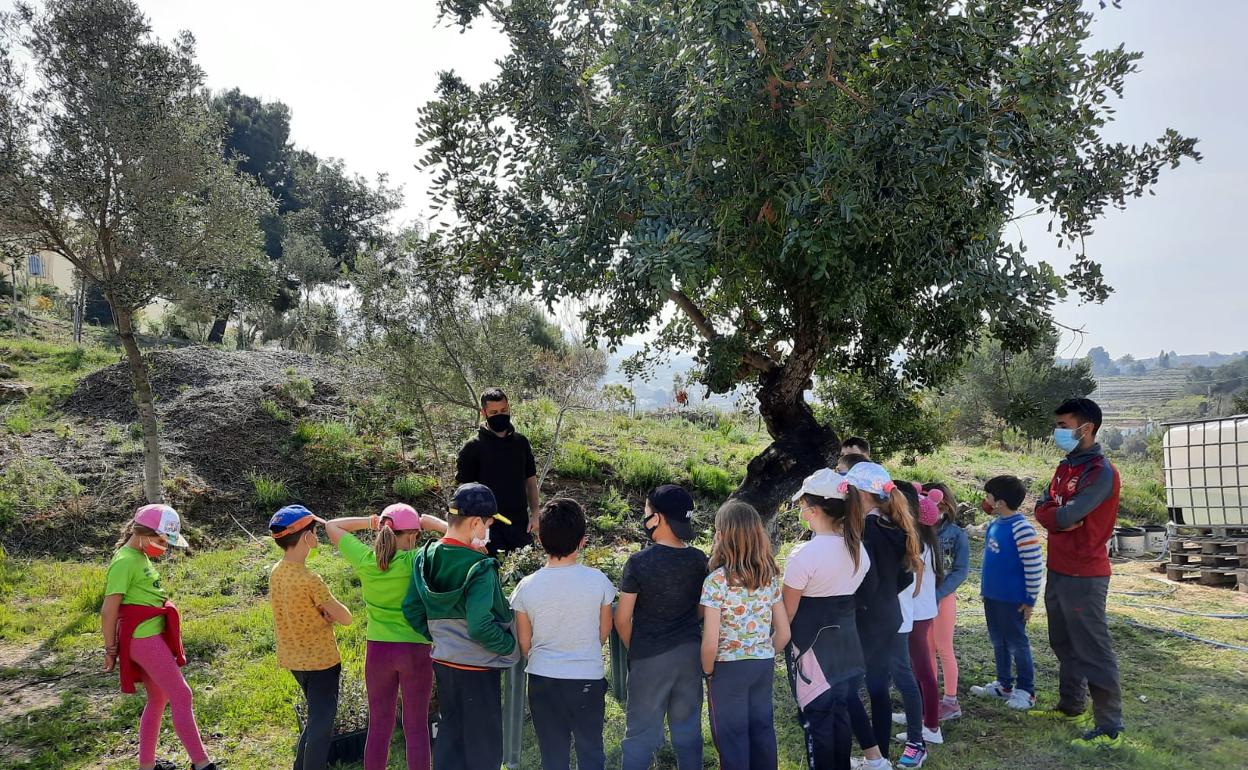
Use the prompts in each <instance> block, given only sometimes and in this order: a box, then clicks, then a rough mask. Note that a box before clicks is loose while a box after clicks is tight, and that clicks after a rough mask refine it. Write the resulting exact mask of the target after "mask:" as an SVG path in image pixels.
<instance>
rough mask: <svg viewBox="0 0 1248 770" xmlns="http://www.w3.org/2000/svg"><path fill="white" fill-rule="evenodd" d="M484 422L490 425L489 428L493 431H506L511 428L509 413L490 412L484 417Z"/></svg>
mask: <svg viewBox="0 0 1248 770" xmlns="http://www.w3.org/2000/svg"><path fill="white" fill-rule="evenodd" d="M485 424H486V425H488V426H490V430H492V431H494V432H495V433H506V432H507V430H508V429H509V428H511V415H509V414H492V415H490V416H489V417H486V418H485Z"/></svg>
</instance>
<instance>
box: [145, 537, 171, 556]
mask: <svg viewBox="0 0 1248 770" xmlns="http://www.w3.org/2000/svg"><path fill="white" fill-rule="evenodd" d="M167 550H169V546H168V545H166V544H165V541H163V540H161V539H160V538H152V539H150V540H146V541H144V542H143V553H145V554H147V557H148V558H149V559H155V558H156V557H158V556H163V555H164V553H165V551H167Z"/></svg>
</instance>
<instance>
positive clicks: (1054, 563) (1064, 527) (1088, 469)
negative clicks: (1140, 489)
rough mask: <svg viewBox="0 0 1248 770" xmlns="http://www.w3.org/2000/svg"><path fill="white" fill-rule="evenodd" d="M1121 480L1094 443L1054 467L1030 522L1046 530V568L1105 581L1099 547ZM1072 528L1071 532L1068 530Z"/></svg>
mask: <svg viewBox="0 0 1248 770" xmlns="http://www.w3.org/2000/svg"><path fill="white" fill-rule="evenodd" d="M1120 488H1121V480H1120V479H1119V477H1118V470H1117V469H1116V468H1114V466H1113V464H1111V463H1110V462H1109V460H1106V459H1105V455H1103V454H1101V447H1100V445H1099V444H1096V445H1093V446H1092V447H1090V448H1088V449H1084V450H1075V451H1074V452H1071V453H1070V454H1069V455H1067V457H1066V459H1065V460H1062V462H1061V464H1059V465H1058V466H1057V472H1056V473H1054V474H1053V480H1052V481H1050V482H1049V488H1048V489H1047V490H1046V491H1045V494H1044V498H1043V499H1042V500H1041V501H1040V504H1039V505H1037V506H1036V521H1038V522H1039V523H1040V525H1041V526H1043V527H1044V528H1045V529H1046V530H1048V532H1049V569H1050V570H1052V571H1053V572H1056V573H1058V574H1059V575H1069V576H1071V577H1109V574H1110V567H1109V553H1108V552H1107V551H1106V550H1105V544H1106V543H1108V542H1109V539H1110V538H1111V537H1113V536H1114V525H1115V524H1116V523H1117V522H1118V493H1119V490H1120ZM1071 527H1074V529H1071Z"/></svg>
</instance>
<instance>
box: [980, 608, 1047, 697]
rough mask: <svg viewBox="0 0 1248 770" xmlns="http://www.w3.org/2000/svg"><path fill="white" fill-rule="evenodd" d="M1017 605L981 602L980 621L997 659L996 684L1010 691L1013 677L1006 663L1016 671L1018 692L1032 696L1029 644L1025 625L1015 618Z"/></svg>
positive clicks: (1033, 690) (1032, 683) (1032, 674)
mask: <svg viewBox="0 0 1248 770" xmlns="http://www.w3.org/2000/svg"><path fill="white" fill-rule="evenodd" d="M1018 607H1019V603H1018V602H999V601H997V600H996V599H984V619H985V620H986V621H987V622H988V638H989V639H991V640H992V651H993V653H994V654H995V655H996V658H997V681H998V682H1000V683H1001V686H1002V687H1004V688H1006V689H1010V688H1011V687H1013V686H1014V676H1013V672H1012V671H1011V669H1010V660H1011V659H1013V661H1014V667H1015V668H1017V669H1018V689H1020V690H1023V691H1025V692H1027V693H1030V694H1031V695H1035V694H1036V681H1035V668H1034V667H1033V665H1032V662H1031V642H1030V641H1029V640H1028V639H1027V624H1025V623H1024V622H1023V616H1022V615H1021V614H1019V611H1018Z"/></svg>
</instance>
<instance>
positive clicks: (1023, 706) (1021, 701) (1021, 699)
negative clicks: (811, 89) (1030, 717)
mask: <svg viewBox="0 0 1248 770" xmlns="http://www.w3.org/2000/svg"><path fill="white" fill-rule="evenodd" d="M1005 705H1007V706H1009V707H1010V708H1012V709H1016V710H1018V711H1027V710H1029V709H1032V708H1035V706H1036V696H1034V695H1032V694H1031V693H1029V692H1027V691H1026V690H1015V691H1014V692H1012V693H1010V697H1009V698H1007V699H1006V701H1005Z"/></svg>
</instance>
